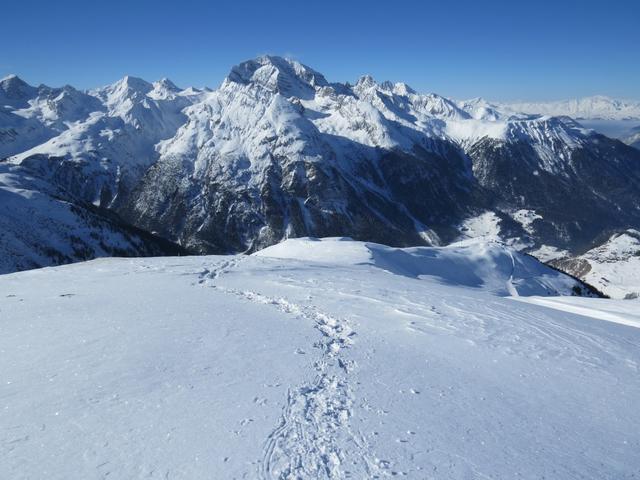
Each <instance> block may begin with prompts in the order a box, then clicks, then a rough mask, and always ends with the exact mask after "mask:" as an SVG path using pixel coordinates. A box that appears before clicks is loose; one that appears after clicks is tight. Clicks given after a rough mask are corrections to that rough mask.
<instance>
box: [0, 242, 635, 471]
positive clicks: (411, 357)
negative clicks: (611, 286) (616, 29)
mask: <svg viewBox="0 0 640 480" xmlns="http://www.w3.org/2000/svg"><path fill="white" fill-rule="evenodd" d="M576 286H577V283H576V282H575V281H574V280H573V279H571V278H569V277H567V276H564V275H562V274H560V273H558V272H556V271H554V270H552V269H549V268H547V267H546V266H544V265H542V264H540V263H538V262H537V261H536V260H534V259H533V258H531V257H528V256H525V255H521V254H519V253H517V252H515V251H513V250H512V249H509V248H507V247H504V246H501V245H498V244H495V243H485V242H477V241H476V242H473V241H467V242H463V243H460V244H456V245H453V246H449V247H443V248H427V247H422V248H412V249H392V248H389V247H384V246H381V245H376V244H370V243H361V242H354V241H349V240H347V239H325V240H314V239H298V240H288V241H286V242H284V243H281V244H279V245H276V246H273V247H270V248H267V249H265V250H263V251H261V252H259V253H258V254H254V255H251V256H243V255H238V256H207V257H170V258H167V257H165V258H137V259H99V260H94V261H90V262H86V263H80V264H74V265H68V266H63V267H54V268H45V269H40V270H32V271H27V272H21V273H15V274H9V275H3V276H0V329H1V332H2V335H0V352H1V354H2V383H1V385H0V443H1V445H2V447H1V450H0V452H1V453H0V478H11V479H44V478H46V479H65V480H68V479H93V478H95V479H98V478H116V479H120V478H122V479H124V478H127V479H133V478H151V479H200V478H224V479H233V478H257V479H296V478H301V479H306V478H312V479H316V478H332V479H341V478H352V479H365V478H390V477H403V478H415V479H515V478H522V479H540V478H549V479H574V478H575V479H577V478H593V479H612V480H613V479H615V480H620V479H630V478H637V477H638V475H639V474H640V456H639V455H638V451H639V448H640V409H639V408H638V405H639V403H640V380H639V378H640V377H639V375H638V373H639V372H638V369H639V365H640V348H639V346H640V330H639V329H638V327H640V315H639V314H638V302H637V301H615V300H602V299H597V298H584V297H571V296H570V295H571V293H572V292H573V291H574V287H576Z"/></svg>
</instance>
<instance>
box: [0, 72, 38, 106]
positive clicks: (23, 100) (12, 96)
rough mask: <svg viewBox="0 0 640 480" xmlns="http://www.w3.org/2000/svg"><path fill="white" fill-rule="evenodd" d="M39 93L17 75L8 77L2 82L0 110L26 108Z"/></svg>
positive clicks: (0, 85) (0, 81) (0, 83)
mask: <svg viewBox="0 0 640 480" xmlns="http://www.w3.org/2000/svg"><path fill="white" fill-rule="evenodd" d="M36 93H37V89H36V88H35V87H32V86H31V85H29V84H28V83H26V82H25V81H24V80H22V79H21V78H20V77H18V76H17V75H8V76H6V77H4V78H3V79H2V80H0V108H6V107H10V108H24V107H26V106H28V104H29V100H30V99H31V98H33V97H34V96H35V95H36Z"/></svg>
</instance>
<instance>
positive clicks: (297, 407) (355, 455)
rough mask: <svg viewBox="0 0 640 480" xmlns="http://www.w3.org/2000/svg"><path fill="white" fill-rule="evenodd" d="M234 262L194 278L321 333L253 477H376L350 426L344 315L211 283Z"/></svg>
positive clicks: (349, 336) (348, 333)
mask: <svg viewBox="0 0 640 480" xmlns="http://www.w3.org/2000/svg"><path fill="white" fill-rule="evenodd" d="M240 261H242V259H237V260H236V259H232V260H229V261H224V262H221V263H220V264H218V265H216V266H215V267H214V268H212V269H211V270H205V272H203V273H202V274H201V279H200V282H199V283H200V284H204V285H206V286H209V287H212V288H215V289H216V290H218V291H221V292H225V293H228V294H231V295H235V296H237V297H240V298H243V299H245V300H248V301H251V302H254V303H259V304H263V305H272V306H273V307H275V308H277V309H278V310H280V311H281V312H283V313H286V314H290V315H294V316H296V317H298V318H302V319H306V320H310V321H312V322H313V323H314V325H315V328H316V329H317V330H318V331H319V332H320V333H321V334H322V337H321V339H320V340H319V341H318V342H316V343H315V344H314V347H315V348H318V349H320V351H321V355H320V357H319V358H318V359H317V360H316V361H315V362H314V364H313V368H314V370H315V372H316V375H315V377H314V379H313V380H312V381H311V382H306V383H303V384H302V385H300V386H296V387H293V388H289V390H288V392H287V400H286V404H285V407H284V409H283V413H282V416H281V418H280V422H279V424H278V426H277V427H276V428H275V429H274V430H273V431H272V432H271V434H270V435H269V436H268V437H267V439H266V441H265V444H264V447H263V453H262V459H261V462H260V464H259V467H258V476H259V478H260V479H261V480H272V479H290V478H316V479H340V478H345V475H353V474H354V473H356V472H357V473H358V474H359V475H361V476H362V477H363V478H372V477H375V476H377V474H378V473H379V469H380V466H379V463H378V462H376V461H375V459H374V460H372V458H371V457H372V452H371V451H370V449H369V448H368V445H367V443H366V441H364V439H363V438H360V437H361V435H360V436H358V435H356V434H355V433H354V432H353V431H352V429H351V426H350V419H351V417H352V414H353V403H354V395H353V392H352V388H351V382H350V381H349V375H350V373H352V372H353V371H354V370H355V369H356V368H357V364H356V363H355V362H354V361H352V360H348V359H344V358H342V355H341V353H342V351H343V349H345V348H349V347H350V346H352V345H353V337H354V336H355V335H356V333H355V332H354V331H353V329H352V328H351V327H350V325H349V324H348V322H347V321H346V320H345V319H341V318H337V317H333V316H331V315H329V314H327V313H324V312H322V311H320V310H318V309H317V308H315V307H314V306H311V305H298V304H295V303H293V302H290V301H289V300H287V299H285V298H274V297H269V296H266V295H263V294H261V293H258V292H254V291H243V290H237V289H233V288H227V287H222V286H220V285H215V284H212V283H211V281H212V280H216V279H218V278H219V277H220V276H221V275H222V274H224V273H227V272H228V271H229V270H230V269H231V268H234V267H236V266H237V265H238V263H239V262H240ZM300 353H304V352H303V351H301V352H300ZM345 448H347V449H348V450H349V451H348V453H347V452H345ZM346 462H349V465H348V469H349V470H348V473H347V472H345V471H344V468H343V467H344V466H345V463H346Z"/></svg>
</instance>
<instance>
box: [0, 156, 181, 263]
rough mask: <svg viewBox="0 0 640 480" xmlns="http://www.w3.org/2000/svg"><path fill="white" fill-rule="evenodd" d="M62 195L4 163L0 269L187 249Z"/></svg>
mask: <svg viewBox="0 0 640 480" xmlns="http://www.w3.org/2000/svg"><path fill="white" fill-rule="evenodd" d="M64 196H65V192H63V191H60V190H58V189H56V188H55V187H52V186H51V184H50V183H48V182H45V181H43V180H41V179H38V178H35V177H33V176H31V175H30V174H29V173H28V172H26V171H25V169H24V168H23V167H20V166H11V165H6V164H0V232H1V233H0V239H1V241H0V274H2V273H10V272H15V271H19V270H26V269H29V268H38V267H46V266H51V265H60V264H64V263H69V262H74V261H81V260H90V259H92V258H97V257H105V256H119V257H121V256H124V257H133V256H154V255H181V254H184V253H186V252H185V250H184V249H182V248H180V247H179V246H177V245H174V244H171V243H170V242H168V241H166V240H163V239H161V238H157V237H154V236H153V235H150V234H149V233H147V232H144V231H142V230H140V229H137V228H134V227H131V226H129V225H126V224H124V223H123V222H122V221H120V220H119V219H118V218H117V217H116V216H115V215H113V214H112V213H111V212H109V211H105V210H103V209H100V208H97V207H94V206H93V205H88V204H84V203H82V202H76V203H70V202H68V201H66V200H64Z"/></svg>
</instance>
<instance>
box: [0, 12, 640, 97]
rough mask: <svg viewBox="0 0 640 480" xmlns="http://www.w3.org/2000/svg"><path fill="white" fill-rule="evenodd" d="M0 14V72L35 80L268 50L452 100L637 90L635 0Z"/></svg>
mask: <svg viewBox="0 0 640 480" xmlns="http://www.w3.org/2000/svg"><path fill="white" fill-rule="evenodd" d="M1 16H2V22H1V25H2V30H1V31H2V39H1V41H0V76H4V75H6V74H9V73H16V74H18V75H19V76H21V77H23V78H24V79H25V80H27V81H28V82H30V83H33V84H39V83H46V84H49V85H51V86H59V85H62V84H65V83H70V84H72V85H74V86H77V87H79V88H91V87H96V86H100V85H104V84H107V83H111V82H113V81H115V80H117V79H118V78H120V77H122V76H124V75H125V74H131V75H135V76H140V77H143V78H145V79H147V80H154V79H158V78H161V77H163V76H166V77H169V78H170V79H172V80H173V81H174V82H175V83H177V84H178V85H180V86H188V85H194V86H205V85H206V86H211V87H216V86H217V85H218V84H219V83H220V81H221V80H222V79H223V78H224V76H225V75H226V74H227V73H228V71H229V69H230V67H231V66H232V65H234V64H236V63H239V62H241V61H243V60H246V59H248V58H252V57H255V56H257V55H259V54H263V53H269V54H276V55H286V56H291V57H293V58H296V59H297V60H300V61H301V62H303V63H305V64H307V65H309V66H311V67H313V68H315V69H316V70H319V71H320V72H322V73H323V74H324V75H325V76H326V77H327V79H328V80H329V81H354V80H356V79H357V77H359V76H360V75H362V74H365V73H370V74H372V75H373V76H374V77H375V78H376V79H378V80H385V79H388V80H393V81H405V82H407V83H409V84H410V85H411V86H412V87H414V88H415V89H417V90H419V91H422V92H437V93H441V94H443V95H447V96H451V97H456V98H467V97H475V96H482V97H485V98H489V99H493V100H515V99H523V100H525V99H530V100H553V99H559V98H565V97H575V96H584V95H593V94H606V95H612V96H620V97H627V98H636V99H640V0H624V1H620V0H608V1H601V2H595V1H590V0H584V1H574V0H554V1H547V0H544V1H541V0H530V1H524V2H521V1H518V0H511V1H491V2H483V1H481V0H477V1H474V2H470V1H469V2H467V1H462V0H457V1H456V0H439V1H426V0H425V1H402V0H395V1H384V2H375V1H374V0H369V1H360V0H340V1H334V0H324V1H305V0H297V1H279V2H278V1H271V2H270V1H266V0H264V1H255V2H253V1H248V0H232V1H225V2H214V1H195V0H175V1H172V2H163V1H147V0H129V1H128V2H125V1H121V0H109V1H99V0H95V1H94V0H84V1H65V0H58V1H55V2H54V1H50V0H49V1H30V0H17V1H8V2H5V3H3V5H2V15H1Z"/></svg>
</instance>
